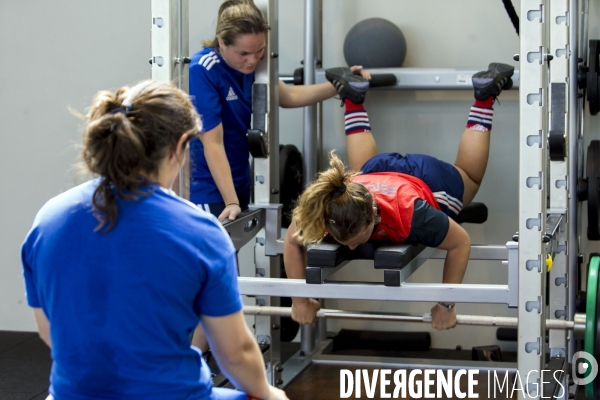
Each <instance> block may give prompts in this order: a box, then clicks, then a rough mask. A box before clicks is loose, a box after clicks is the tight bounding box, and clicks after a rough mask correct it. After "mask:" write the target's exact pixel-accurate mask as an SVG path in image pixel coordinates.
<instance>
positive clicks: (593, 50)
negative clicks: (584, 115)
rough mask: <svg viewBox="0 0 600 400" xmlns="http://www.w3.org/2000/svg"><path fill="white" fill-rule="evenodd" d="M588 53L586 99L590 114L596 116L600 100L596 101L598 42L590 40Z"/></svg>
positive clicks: (599, 50) (599, 47)
mask: <svg viewBox="0 0 600 400" xmlns="http://www.w3.org/2000/svg"><path fill="white" fill-rule="evenodd" d="M589 46H590V53H589V58H588V65H589V70H588V73H587V99H588V102H589V104H590V114H592V115H596V114H598V111H599V107H598V104H599V103H600V99H598V73H599V71H598V67H599V65H598V56H599V53H600V41H598V40H590V42H589Z"/></svg>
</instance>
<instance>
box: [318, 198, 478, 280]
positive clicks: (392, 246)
mask: <svg viewBox="0 0 600 400" xmlns="http://www.w3.org/2000/svg"><path fill="white" fill-rule="evenodd" d="M487 216H488V212H487V207H486V206H485V204H483V203H471V204H469V205H468V206H467V207H465V208H464V209H463V210H462V211H461V212H460V213H459V214H458V215H457V216H456V218H454V220H455V221H456V222H458V223H459V224H462V223H464V222H469V223H475V224H482V223H484V222H485V221H486V220H487ZM425 248H426V246H425V245H423V244H410V243H390V242H378V241H372V242H367V243H364V244H361V245H360V246H358V247H357V248H356V249H354V250H350V248H349V247H348V246H343V245H341V244H339V243H335V242H322V243H320V244H318V245H310V246H308V249H307V267H306V283H309V284H317V285H318V284H322V283H323V280H324V277H325V276H328V275H331V274H332V273H333V272H335V271H337V270H339V269H340V268H341V267H343V266H344V265H346V264H348V263H349V262H350V261H352V260H373V262H374V267H375V268H376V269H383V270H384V271H383V281H384V285H385V286H400V284H401V279H400V275H401V274H400V273H401V271H402V269H403V268H405V267H406V266H407V265H408V264H409V263H410V262H411V261H412V260H414V259H415V257H417V256H418V255H419V254H420V253H421V252H422V251H423V250H424V249H425Z"/></svg>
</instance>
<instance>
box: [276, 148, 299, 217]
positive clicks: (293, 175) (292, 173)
mask: <svg viewBox="0 0 600 400" xmlns="http://www.w3.org/2000/svg"><path fill="white" fill-rule="evenodd" d="M302 162H303V161H302V154H300V151H298V148H296V146H294V145H293V144H287V145H285V146H281V149H280V150H279V201H280V202H281V204H283V209H282V216H281V227H282V228H287V227H288V226H289V225H290V223H291V212H292V209H293V207H294V203H295V202H296V199H297V198H298V196H299V195H300V193H302V177H303V172H302Z"/></svg>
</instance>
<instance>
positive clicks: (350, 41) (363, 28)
mask: <svg viewBox="0 0 600 400" xmlns="http://www.w3.org/2000/svg"><path fill="white" fill-rule="evenodd" d="M405 57H406V39H405V38H404V35H403V34H402V31H401V30H400V28H398V27H397V26H396V25H394V24H393V23H391V22H390V21H388V20H386V19H383V18H369V19H365V20H362V21H360V22H358V23H357V24H356V25H354V26H353V27H352V28H351V29H350V31H348V34H347V35H346V39H345V40H344V58H345V59H346V63H347V64H348V65H349V66H352V65H362V66H363V67H364V68H365V69H367V68H398V67H401V66H402V63H403V62H404V58H405Z"/></svg>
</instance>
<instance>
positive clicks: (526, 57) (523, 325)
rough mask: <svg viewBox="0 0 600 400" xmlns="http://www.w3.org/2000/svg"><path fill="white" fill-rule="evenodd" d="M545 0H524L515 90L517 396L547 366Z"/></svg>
mask: <svg viewBox="0 0 600 400" xmlns="http://www.w3.org/2000/svg"><path fill="white" fill-rule="evenodd" d="M549 3H550V2H549V1H540V0H522V1H521V13H520V15H521V17H520V21H521V24H520V51H519V54H520V59H519V60H520V68H519V69H520V89H519V112H520V120H519V307H518V309H519V323H518V371H519V376H520V378H521V382H520V383H521V384H522V386H523V389H524V391H523V392H521V391H520V392H518V393H519V399H529V398H532V397H539V396H540V393H539V392H540V391H539V383H540V371H541V370H542V369H543V366H544V365H545V360H544V358H545V350H544V347H545V340H544V339H545V329H546V327H545V320H546V316H545V311H546V310H545V298H544V297H545V296H544V295H545V277H546V266H545V259H546V251H545V248H546V246H545V244H543V242H542V237H543V235H544V233H545V230H546V190H547V188H546V184H545V180H546V179H547V178H546V176H545V171H546V168H545V167H546V164H547V162H548V160H547V156H546V138H547V135H548V107H547V103H548V81H547V79H548V64H547V58H548V57H547V55H548V49H547V31H546V30H547V26H546V23H547V20H548V18H549V10H548V9H549Z"/></svg>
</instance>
